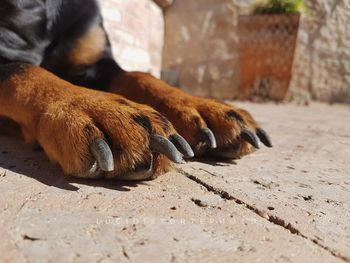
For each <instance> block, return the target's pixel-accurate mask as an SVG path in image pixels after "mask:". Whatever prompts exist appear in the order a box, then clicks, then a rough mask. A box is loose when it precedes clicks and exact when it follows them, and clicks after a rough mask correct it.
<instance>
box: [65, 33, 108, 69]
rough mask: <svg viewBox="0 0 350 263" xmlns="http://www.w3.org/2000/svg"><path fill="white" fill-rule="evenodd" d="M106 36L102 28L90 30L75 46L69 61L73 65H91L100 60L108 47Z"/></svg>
mask: <svg viewBox="0 0 350 263" xmlns="http://www.w3.org/2000/svg"><path fill="white" fill-rule="evenodd" d="M106 42H107V39H106V35H105V33H104V31H103V29H102V28H101V27H100V26H94V27H92V28H90V29H89V30H88V31H87V32H86V33H85V34H84V35H83V36H82V37H81V38H79V39H78V40H77V41H76V43H75V44H74V47H73V49H72V50H71V52H70V53H69V55H68V61H69V63H70V64H73V65H91V64H94V63H95V62H97V61H98V59H100V57H101V55H102V53H103V51H104V50H105V47H106Z"/></svg>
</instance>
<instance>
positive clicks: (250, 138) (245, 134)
mask: <svg viewBox="0 0 350 263" xmlns="http://www.w3.org/2000/svg"><path fill="white" fill-rule="evenodd" d="M241 138H242V139H243V140H245V141H246V142H248V143H250V144H251V145H253V146H254V147H255V148H257V149H259V148H260V146H259V138H258V136H256V135H255V133H253V132H252V131H250V130H247V129H243V130H242V132H241Z"/></svg>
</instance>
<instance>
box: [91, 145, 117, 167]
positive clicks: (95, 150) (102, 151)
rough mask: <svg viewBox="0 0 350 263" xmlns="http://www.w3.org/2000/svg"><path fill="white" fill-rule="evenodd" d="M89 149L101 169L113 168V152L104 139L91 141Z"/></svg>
mask: <svg viewBox="0 0 350 263" xmlns="http://www.w3.org/2000/svg"><path fill="white" fill-rule="evenodd" d="M90 149H91V153H92V155H93V156H94V157H95V158H96V161H97V164H98V167H99V168H100V169H101V170H102V171H105V172H111V171H113V170H114V161H113V154H112V151H111V148H109V146H108V144H107V143H106V141H105V140H103V139H97V140H95V141H93V142H92V143H91V145H90Z"/></svg>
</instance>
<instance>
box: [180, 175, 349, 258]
mask: <svg viewBox="0 0 350 263" xmlns="http://www.w3.org/2000/svg"><path fill="white" fill-rule="evenodd" d="M176 170H177V171H178V172H179V173H180V174H182V175H184V176H186V177H187V178H188V179H190V180H192V181H193V182H195V183H197V184H199V185H201V186H203V187H205V188H206V189H207V190H208V191H209V192H212V193H214V194H216V195H218V196H220V197H221V198H222V199H225V200H231V201H234V202H235V203H236V204H239V205H243V206H244V207H246V208H247V209H249V210H250V211H252V212H254V213H255V214H257V215H258V216H260V217H262V218H264V219H266V220H268V221H269V222H270V223H272V224H274V225H278V226H281V227H283V228H284V229H286V230H288V231H289V232H290V233H291V234H294V235H297V236H300V237H301V238H303V239H305V240H308V241H311V242H312V243H313V244H315V245H317V246H318V247H320V248H322V249H323V250H325V251H327V252H329V253H330V254H331V255H333V256H334V257H336V258H338V259H341V260H343V261H344V262H347V263H350V258H349V257H347V256H345V255H343V254H342V253H341V252H339V251H337V250H336V249H333V248H330V247H328V246H326V245H323V244H321V243H320V242H319V241H318V240H317V239H315V238H312V237H309V236H307V235H306V234H304V233H302V232H301V231H300V230H299V229H297V228H296V227H294V226H293V225H292V224H291V223H289V222H287V221H286V220H284V219H283V218H280V217H278V216H275V215H272V214H269V213H268V212H266V211H264V210H261V209H259V208H257V207H255V206H253V205H251V204H249V203H247V202H245V201H243V200H241V199H239V198H237V197H235V196H233V195H231V194H230V193H228V192H226V191H225V190H222V189H220V188H217V187H215V186H212V185H210V184H208V183H206V182H204V181H203V180H201V179H200V178H198V177H196V176H194V175H192V174H190V173H188V172H186V171H184V170H182V169H181V168H177V169H176Z"/></svg>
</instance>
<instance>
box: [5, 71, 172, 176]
mask: <svg viewBox="0 0 350 263" xmlns="http://www.w3.org/2000/svg"><path fill="white" fill-rule="evenodd" d="M120 101H125V102H126V103H120ZM0 104H1V105H2V106H1V107H0V115H1V116H4V117H6V118H9V119H11V120H14V121H15V122H16V123H18V124H19V126H20V127H21V131H22V133H23V136H24V138H25V140H26V141H27V142H34V141H38V142H39V143H40V145H41V146H42V147H43V149H44V150H45V152H46V153H47V155H48V156H49V157H50V159H51V160H52V161H54V162H57V163H59V164H60V166H61V167H62V169H63V170H64V171H65V173H68V174H79V173H83V172H85V171H87V170H88V169H89V168H90V167H91V165H92V163H93V157H92V156H91V153H90V150H89V145H90V143H91V142H92V141H93V140H94V139H96V138H103V137H104V135H103V134H104V133H105V134H106V135H107V136H108V137H109V138H108V139H110V140H111V141H110V144H111V148H112V151H113V153H114V161H115V167H116V168H117V169H116V170H115V171H114V172H111V173H109V174H108V175H106V176H107V177H114V176H117V175H118V174H121V173H124V172H126V171H130V170H133V169H135V168H137V167H138V166H140V165H142V164H144V163H146V162H148V161H149V158H151V156H152V153H151V152H150V150H149V145H148V138H149V134H148V131H147V130H146V129H145V128H144V127H142V126H140V125H138V124H137V123H136V122H134V121H131V120H132V119H133V117H134V116H136V115H139V114H142V115H145V116H147V117H148V118H149V119H150V121H151V123H152V127H153V129H154V130H153V131H154V132H155V133H157V134H160V135H163V136H166V137H167V136H169V135H171V134H173V133H175V130H174V128H173V127H172V126H171V124H170V123H169V124H168V126H169V127H168V129H167V131H164V129H163V128H162V125H163V123H161V121H160V120H159V119H158V118H156V114H155V111H154V110H153V109H151V108H150V107H148V106H145V105H139V104H136V103H134V102H131V101H127V100H126V99H124V98H122V97H120V96H118V95H114V94H109V93H104V92H100V91H95V90H91V89H85V88H82V87H77V86H74V85H72V84H70V83H68V82H66V81H63V80H61V79H59V78H58V77H56V76H55V75H53V74H51V73H49V72H48V71H46V70H44V69H42V68H39V67H36V66H28V67H27V68H26V69H25V70H23V71H22V72H21V73H17V74H14V75H12V76H11V77H10V78H9V79H7V80H4V81H2V82H1V84H0ZM154 163H155V174H160V173H163V172H164V171H166V170H168V169H169V165H170V163H169V161H168V159H166V158H165V157H164V156H162V155H159V154H155V155H154Z"/></svg>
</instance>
